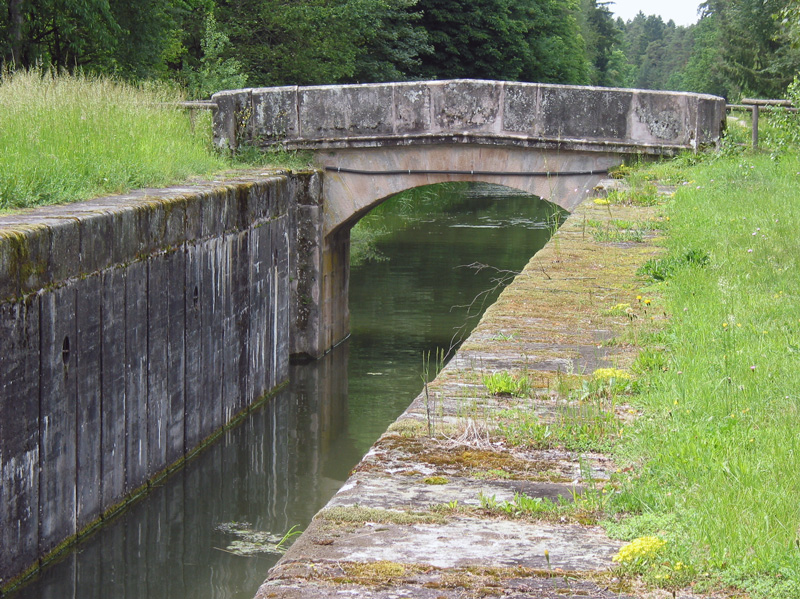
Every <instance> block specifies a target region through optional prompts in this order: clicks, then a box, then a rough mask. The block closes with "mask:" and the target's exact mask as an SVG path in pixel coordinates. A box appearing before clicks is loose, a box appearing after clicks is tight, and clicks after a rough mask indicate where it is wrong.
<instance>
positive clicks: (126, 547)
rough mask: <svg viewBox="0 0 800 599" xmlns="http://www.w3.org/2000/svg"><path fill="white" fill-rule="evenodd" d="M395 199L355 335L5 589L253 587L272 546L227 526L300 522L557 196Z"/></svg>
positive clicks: (238, 597)
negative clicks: (248, 541)
mask: <svg viewBox="0 0 800 599" xmlns="http://www.w3.org/2000/svg"><path fill="white" fill-rule="evenodd" d="M394 203H395V205H396V207H397V206H401V207H402V210H400V211H399V212H400V213H401V214H400V215H398V214H397V210H395V211H394V212H392V211H388V212H387V211H386V209H384V214H383V215H382V217H381V219H380V222H379V223H377V224H376V225H375V226H378V227H381V228H383V229H384V230H392V231H393V232H392V233H389V234H386V235H383V236H379V237H378V238H377V239H376V240H375V242H374V245H373V247H372V248H371V249H372V252H373V253H374V254H378V255H381V256H383V257H384V258H385V259H384V260H382V261H370V262H365V263H362V264H360V265H358V266H354V267H353V269H352V272H351V282H350V312H351V328H352V335H351V337H350V339H349V340H348V341H347V342H345V343H343V344H341V345H340V346H339V347H337V348H336V349H335V350H334V351H332V352H330V353H329V354H328V355H327V356H326V357H325V358H324V359H323V360H320V361H318V362H316V363H313V364H310V365H295V366H292V372H291V377H292V382H291V384H290V386H289V387H288V388H287V389H286V390H284V391H283V392H281V393H280V394H279V395H278V396H276V397H275V398H274V399H273V400H271V401H270V402H269V403H268V404H267V405H266V406H265V407H264V408H263V409H261V410H258V411H257V412H255V413H254V414H252V415H251V416H249V417H248V418H247V419H246V420H245V421H244V422H243V423H242V424H241V425H240V426H239V427H237V428H235V429H233V430H231V431H228V432H227V433H225V434H224V435H223V436H222V437H221V438H220V439H219V441H217V442H216V443H215V444H213V445H212V446H211V447H209V448H208V449H207V450H206V451H204V452H203V453H202V454H201V455H200V456H198V457H197V458H196V459H194V460H192V461H191V462H190V463H189V464H187V466H186V467H185V468H183V469H182V470H180V471H179V472H177V473H175V474H174V475H173V476H171V477H170V478H169V479H167V480H166V481H164V483H163V484H161V485H160V486H159V487H158V488H156V489H154V490H153V492H152V493H150V494H149V495H148V496H147V497H146V498H145V499H144V500H142V501H140V502H139V503H137V504H135V505H134V506H133V507H132V508H131V509H129V510H128V511H126V512H125V513H124V514H122V515H121V516H120V517H118V518H117V519H116V520H115V521H114V522H112V523H111V524H109V525H107V526H105V527H103V528H102V529H101V530H100V531H98V532H97V533H95V534H94V535H92V536H91V537H90V538H89V539H87V540H86V541H85V542H83V543H81V544H80V545H78V546H77V547H76V549H75V550H73V551H71V552H70V553H68V554H67V555H66V556H64V557H63V558H62V559H61V560H60V561H59V562H58V563H55V564H53V565H50V566H48V567H47V568H46V569H44V570H43V571H42V573H41V574H40V575H39V576H38V577H37V578H36V579H35V580H33V581H32V582H31V583H30V584H28V585H27V586H25V587H24V588H23V589H21V590H20V591H19V592H17V593H14V594H12V595H11V597H13V598H14V599H22V598H25V599H27V598H37V599H38V598H42V599H46V598H54V599H55V598H58V599H64V598H66V597H70V598H76V599H94V598H97V599H100V598H103V599H105V598H113V599H134V598H135V599H145V598H146V599H228V598H231V599H233V598H235V599H251V598H252V597H253V595H254V594H255V592H256V590H257V588H258V586H259V585H260V584H261V582H262V581H263V580H264V578H265V576H266V574H267V571H268V570H269V568H270V567H271V566H272V565H273V564H274V563H275V561H277V559H278V557H279V556H278V555H276V554H270V553H260V554H254V555H249V556H242V555H237V554H236V552H237V545H236V543H235V542H236V541H242V540H243V539H242V537H241V535H237V534H236V533H235V532H232V529H236V530H243V529H246V530H250V531H257V532H263V533H272V534H277V535H282V534H283V533H284V532H286V531H287V530H289V529H290V528H291V527H292V526H294V525H299V526H300V527H301V528H302V527H305V526H306V525H307V523H308V522H309V521H310V519H311V518H312V516H313V515H314V514H315V513H316V512H317V511H318V510H319V509H320V508H322V507H323V506H324V505H325V503H326V502H327V501H328V500H329V499H330V497H331V496H332V495H333V494H334V493H335V492H336V490H337V489H338V488H339V487H340V486H341V485H342V484H343V483H344V481H345V480H346V478H347V476H348V473H349V471H350V470H351V469H352V467H353V466H354V465H355V464H356V463H357V462H358V461H359V460H360V459H361V457H362V456H363V455H364V454H365V453H366V452H367V450H368V449H369V447H370V446H371V445H372V443H374V441H375V440H376V439H377V437H378V436H379V435H380V434H381V433H382V432H383V431H384V430H385V429H386V427H387V426H388V425H389V424H390V423H391V422H392V421H393V420H394V419H395V418H396V417H397V416H398V415H399V414H400V413H401V412H402V411H403V410H404V409H405V408H406V407H407V406H408V404H409V403H411V401H412V400H413V398H414V397H415V396H416V395H417V393H418V392H419V391H420V389H421V385H422V383H421V374H422V356H423V354H426V353H427V352H433V353H435V352H436V349H437V348H443V349H448V348H451V347H452V346H454V344H455V343H456V342H457V341H458V340H460V339H461V338H463V337H464V335H466V334H468V332H469V330H470V329H471V328H472V327H473V326H474V325H475V324H476V323H477V319H478V318H479V315H480V313H481V309H480V308H481V307H484V306H488V305H489V304H490V303H491V302H492V301H493V300H494V297H496V295H497V293H498V292H499V287H498V288H497V289H495V290H494V291H493V292H492V293H487V290H491V289H494V288H495V287H497V283H498V280H506V279H508V278H509V276H508V275H509V272H508V271H518V270H520V269H521V268H522V267H523V266H524V265H525V264H526V263H527V261H528V260H529V258H530V257H531V256H532V255H533V254H534V253H536V251H538V249H539V248H541V247H542V246H543V245H544V244H545V243H546V241H547V239H548V238H549V235H550V227H549V225H548V223H547V221H548V216H549V215H551V214H552V211H553V207H552V206H551V205H550V204H547V203H545V202H542V201H540V200H538V199H536V198H532V197H530V196H521V195H508V190H504V189H503V188H497V187H490V186H468V187H466V186H454V187H452V188H446V189H439V191H438V192H433V191H431V190H430V189H429V190H427V192H426V193H423V194H417V195H416V196H406V197H404V198H400V199H398V200H395V201H394ZM479 264H480V265H484V266H483V267H479V266H477V265H479ZM468 265H472V267H469V266H468ZM470 305H471V307H470V308H468V307H466V306H470ZM459 306H460V307H459ZM232 523H235V524H232Z"/></svg>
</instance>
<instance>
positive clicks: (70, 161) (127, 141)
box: [0, 69, 226, 210]
mask: <svg viewBox="0 0 800 599" xmlns="http://www.w3.org/2000/svg"><path fill="white" fill-rule="evenodd" d="M181 99H182V97H181V95H180V92H179V91H177V90H175V89H173V88H170V87H168V86H166V85H156V84H141V85H138V86H134V85H130V84H127V83H123V82H120V81H117V80H114V79H110V78H107V77H96V76H88V75H68V74H57V73H53V72H51V71H46V70H40V69H34V70H30V71H16V72H13V73H11V72H4V73H0V210H3V209H13V208H25V207H31V206H37V205H42V204H55V203H62V202H72V201H76V200H82V199H87V198H90V197H94V196H98V195H103V194H110V193H117V192H122V191H125V190H128V189H132V188H136V187H149V186H163V185H168V184H170V183H173V182H176V181H179V180H185V179H187V178H189V177H191V176H192V175H204V174H208V173H210V172H213V171H215V170H220V169H222V168H224V167H225V166H226V161H225V159H224V158H223V157H221V156H217V155H215V154H214V153H213V152H212V151H211V144H210V139H209V137H210V134H211V133H210V130H211V128H210V122H209V121H210V114H203V115H200V118H198V119H197V121H196V122H195V125H194V127H192V124H191V121H190V119H189V116H188V114H186V113H185V112H184V111H183V110H181V109H179V108H177V107H175V102H178V101H180V100H181Z"/></svg>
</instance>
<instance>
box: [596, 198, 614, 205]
mask: <svg viewBox="0 0 800 599" xmlns="http://www.w3.org/2000/svg"><path fill="white" fill-rule="evenodd" d="M594 203H595V204H597V205H598V206H608V205H609V204H610V203H611V202H609V201H608V200H607V199H605V198H596V199H595V201H594Z"/></svg>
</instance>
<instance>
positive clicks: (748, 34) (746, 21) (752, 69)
mask: <svg viewBox="0 0 800 599" xmlns="http://www.w3.org/2000/svg"><path fill="white" fill-rule="evenodd" d="M701 8H702V10H703V15H704V18H707V19H710V26H713V27H715V28H716V29H717V37H716V41H717V47H716V51H717V52H718V53H719V59H718V60H717V61H715V64H716V65H717V66H718V67H719V68H720V70H721V73H720V74H721V78H722V82H723V85H724V88H725V95H726V96H727V97H730V98H737V97H740V96H743V95H758V96H764V97H779V96H781V95H782V94H783V92H784V90H785V89H786V86H787V85H788V84H789V82H791V80H792V77H793V76H794V74H795V73H797V72H798V70H799V69H800V52H798V50H796V49H794V48H792V46H791V44H790V43H788V41H787V40H786V39H785V38H782V36H781V33H782V30H781V20H780V19H778V18H775V17H776V15H780V14H782V13H783V12H784V11H785V10H786V9H787V8H789V9H791V2H790V0H707V1H706V2H704V3H703V4H702V5H701Z"/></svg>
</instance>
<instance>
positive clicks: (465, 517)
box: [257, 200, 688, 599]
mask: <svg viewBox="0 0 800 599" xmlns="http://www.w3.org/2000/svg"><path fill="white" fill-rule="evenodd" d="M658 213H659V210H658V208H652V207H651V208H643V207H630V206H620V205H612V206H608V205H597V204H595V203H594V202H593V201H591V200H589V201H587V202H584V204H583V205H582V206H581V207H579V209H578V210H577V211H576V212H575V213H573V214H572V215H571V216H570V217H569V219H568V220H567V221H566V223H565V224H564V225H563V226H562V227H561V229H560V230H559V231H558V233H557V234H556V236H554V238H553V239H552V240H551V241H550V243H549V244H548V245H547V247H545V248H544V249H543V250H542V251H541V252H539V253H538V254H537V255H536V256H535V257H534V258H533V259H532V260H531V261H530V262H529V264H528V265H527V266H526V268H525V269H524V271H523V272H522V273H521V274H519V275H518V276H517V277H516V279H515V280H514V282H513V283H512V284H511V285H510V286H509V287H508V288H507V289H506V290H505V291H504V292H503V293H502V294H501V296H500V298H499V300H498V301H497V302H496V303H495V304H494V305H493V306H491V307H490V308H489V309H488V310H487V311H486V313H485V315H484V317H483V319H482V321H481V322H480V324H479V325H478V326H477V328H476V329H475V331H474V332H473V333H472V335H471V336H470V338H469V339H468V340H467V341H466V342H465V343H464V344H463V346H462V347H461V349H460V351H459V352H458V353H457V355H456V356H455V357H454V358H453V359H452V360H451V361H450V363H449V364H448V365H447V366H446V367H445V368H444V370H442V372H441V373H440V374H439V375H438V376H437V377H436V379H435V380H434V381H433V382H432V383H430V384H429V385H428V389H427V392H423V393H422V394H420V396H419V397H417V398H416V400H415V401H414V402H413V404H412V405H411V406H410V407H409V408H408V410H407V411H406V412H405V413H404V414H403V415H402V416H401V417H400V418H399V419H398V420H397V421H396V422H395V423H394V424H393V425H392V426H390V427H389V430H388V431H387V432H386V433H385V434H384V435H383V436H382V437H381V438H380V439H379V440H378V441H377V442H376V443H375V445H374V446H373V447H372V449H371V451H370V452H369V453H368V455H367V456H366V457H365V458H364V459H363V461H362V462H361V463H360V464H359V465H358V466H357V467H356V468H355V469H354V471H353V473H352V475H351V477H350V479H349V480H348V481H347V483H346V484H345V485H344V487H342V489H341V490H340V491H339V492H338V493H337V495H336V496H335V497H334V498H333V499H332V500H331V501H330V503H329V504H328V506H327V507H326V508H325V509H324V510H323V511H322V512H320V513H319V514H318V515H317V517H316V518H315V519H314V521H313V522H312V523H311V525H310V526H309V527H308V529H307V530H306V531H305V533H304V534H303V535H302V536H301V537H300V538H299V539H298V540H297V542H296V543H295V544H294V545H293V546H292V547H291V549H290V550H289V551H288V552H287V553H286V555H285V556H284V557H283V559H282V560H281V561H280V562H279V563H278V564H277V565H276V566H275V567H274V568H273V569H272V570H271V572H270V574H269V578H268V579H267V581H266V582H265V583H264V585H263V586H262V587H261V589H260V590H259V592H258V595H257V597H258V599H265V598H267V597H281V598H295V597H296V598H300V597H320V598H324V597H365V598H373V597H374V598H390V597H419V598H428V597H430V598H455V597H485V596H497V595H500V596H503V597H540V598H555V597H558V598H561V597H570V596H575V597H578V596H579V597H588V598H594V599H605V598H611V597H615V598H619V597H629V596H641V595H637V593H636V591H635V589H633V588H631V585H630V582H629V581H620V580H619V579H617V578H616V577H615V574H614V572H613V570H612V565H613V563H612V560H611V558H612V556H613V555H614V554H615V553H616V552H617V551H618V549H619V548H620V547H621V546H622V543H621V542H619V541H615V540H612V539H609V538H608V537H607V536H606V534H605V532H604V530H603V529H602V528H601V527H599V526H597V524H596V518H597V516H598V513H599V512H598V507H600V506H602V502H603V500H604V494H605V493H606V492H613V487H612V483H611V476H612V473H613V472H614V470H615V465H614V463H613V461H612V460H611V459H610V458H609V457H607V456H605V455H603V454H602V453H598V452H596V451H589V449H592V445H596V446H598V447H602V446H604V445H603V443H608V442H611V441H613V438H614V436H615V435H617V434H618V433H619V429H620V428H622V427H624V426H625V422H626V420H629V419H630V418H632V417H634V414H631V412H633V411H632V410H629V409H628V406H626V405H624V404H623V403H619V402H617V403H616V404H614V405H612V404H611V402H610V401H605V402H604V401H603V400H602V398H600V399H597V400H596V401H594V402H593V403H592V402H590V401H588V400H587V401H583V402H581V401H578V400H577V398H578V397H579V396H580V395H581V394H582V391H581V389H586V388H587V387H583V385H591V380H592V376H591V374H592V372H593V371H594V370H595V369H597V368H622V369H624V368H627V367H628V366H629V365H630V364H631V362H632V360H633V358H634V357H635V354H636V348H635V346H633V345H632V340H633V339H634V338H635V335H634V334H633V331H634V330H641V329H642V328H643V327H644V328H646V327H648V326H652V321H653V320H658V319H660V318H662V317H663V315H659V314H654V313H651V312H652V310H650V309H649V305H648V304H647V303H645V301H644V300H643V299H639V300H637V289H639V287H640V285H641V282H640V281H638V279H637V276H636V271H637V269H638V268H639V267H640V266H641V265H642V264H644V263H645V262H646V261H647V260H648V259H651V258H654V257H657V256H658V254H659V251H660V250H659V248H658V247H657V228H658V222H659V216H658ZM621 220H625V221H632V222H635V223H646V226H642V227H641V228H640V227H639V225H637V226H636V228H637V230H640V231H642V234H641V235H640V238H641V241H639V240H635V241H629V240H626V239H628V238H630V237H635V235H633V234H632V233H631V232H630V230H628V229H626V228H625V226H624V223H622V224H620V221H621ZM611 221H614V222H611ZM626 231H627V232H626ZM498 371H506V372H508V373H509V374H511V375H514V376H517V377H522V376H525V377H527V379H528V381H529V382H530V384H531V385H532V391H531V392H530V394H529V396H527V397H523V398H512V397H508V396H494V395H492V394H491V393H490V392H489V390H488V389H487V387H486V386H485V385H484V384H483V377H484V376H485V375H488V374H491V373H492V372H498ZM622 399H624V397H623V398H622ZM581 424H584V425H586V426H583V427H582V426H581ZM590 425H593V426H594V429H592V426H590ZM590 429H592V430H590ZM534 431H535V432H534ZM547 431H550V432H551V433H552V435H551V436H548V434H550V433H548V432H547ZM570 434H572V437H571V436H570ZM581 435H584V436H585V437H586V439H588V440H587V441H585V442H583V445H586V447H584V448H583V451H577V450H574V449H573V450H570V449H569V448H570V447H573V448H580V446H581V444H582V441H581V439H582V438H583V437H581ZM532 439H535V440H534V441H532ZM515 442H516V443H515ZM595 449H596V448H595ZM515 497H516V498H517V499H515ZM523 503H525V504H526V505H528V507H530V506H531V505H533V506H534V507H536V506H537V505H538V506H542V505H544V506H549V509H543V510H541V511H535V512H531V511H528V512H527V513H522V512H523V511H524V510H522V509H515V507H514V506H517V507H519V506H520V505H522V504H523ZM554 506H559V507H557V508H556V507H554ZM504 507H505V509H503V508H504ZM509 512H510V513H509ZM515 512H516V513H515ZM654 596H655V595H654ZM657 596H660V595H657ZM667 596H670V597H671V596H673V595H672V593H669V594H668V595H667ZM677 596H679V597H680V596H688V595H680V594H678V595H677Z"/></svg>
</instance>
